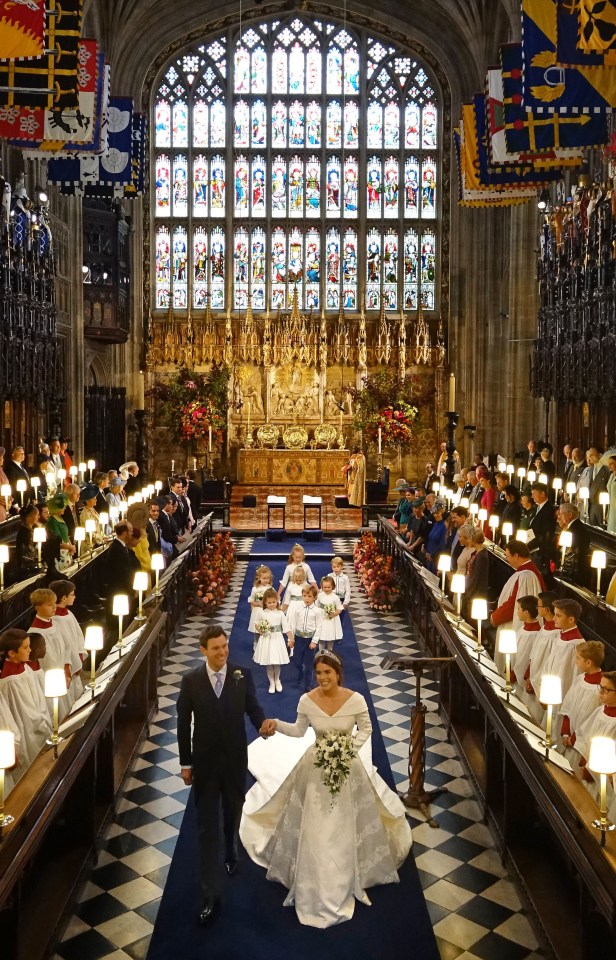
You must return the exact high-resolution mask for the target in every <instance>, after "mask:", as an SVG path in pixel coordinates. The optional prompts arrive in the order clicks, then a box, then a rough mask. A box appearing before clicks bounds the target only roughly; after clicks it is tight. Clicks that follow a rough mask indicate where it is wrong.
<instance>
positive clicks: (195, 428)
mask: <svg viewBox="0 0 616 960" xmlns="http://www.w3.org/2000/svg"><path fill="white" fill-rule="evenodd" d="M230 375H231V374H230V371H229V368H228V367H226V366H221V367H218V366H216V364H214V365H213V366H212V368H211V369H210V370H209V371H208V372H207V373H195V372H194V371H192V370H188V369H187V368H186V367H182V368H181V369H180V370H178V372H177V373H176V374H174V375H173V377H171V378H170V379H169V380H166V381H164V382H160V383H158V384H157V385H156V387H155V388H154V396H155V398H156V399H157V400H158V402H159V403H160V412H161V414H162V418H163V419H164V420H165V421H166V422H167V424H168V425H169V427H170V428H171V433H172V436H173V438H174V439H175V440H177V441H178V442H179V443H191V442H193V441H195V442H206V441H208V440H209V432H210V427H211V428H212V437H213V438H214V439H215V440H218V442H222V439H223V431H224V429H225V427H226V425H227V407H228V391H229V378H230Z"/></svg>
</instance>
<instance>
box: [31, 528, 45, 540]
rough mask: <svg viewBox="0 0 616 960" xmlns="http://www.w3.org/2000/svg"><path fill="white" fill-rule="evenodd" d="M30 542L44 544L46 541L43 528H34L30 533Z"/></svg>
mask: <svg viewBox="0 0 616 960" xmlns="http://www.w3.org/2000/svg"><path fill="white" fill-rule="evenodd" d="M32 540H33V542H34V543H45V541H46V540H47V531H46V530H45V527H35V528H34V530H33V531H32Z"/></svg>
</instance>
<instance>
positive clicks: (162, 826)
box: [53, 545, 545, 960]
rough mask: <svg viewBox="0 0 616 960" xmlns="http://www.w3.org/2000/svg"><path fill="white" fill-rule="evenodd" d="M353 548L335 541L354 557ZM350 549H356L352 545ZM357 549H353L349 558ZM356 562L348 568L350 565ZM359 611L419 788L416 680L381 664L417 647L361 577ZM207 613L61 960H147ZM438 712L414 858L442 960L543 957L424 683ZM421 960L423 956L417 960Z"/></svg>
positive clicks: (376, 684)
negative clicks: (413, 734)
mask: <svg viewBox="0 0 616 960" xmlns="http://www.w3.org/2000/svg"><path fill="white" fill-rule="evenodd" d="M341 546H342V545H340V546H334V549H335V550H336V551H338V552H341V553H342V552H343V551H342V548H341ZM344 552H345V553H347V551H346V550H345V551H344ZM347 555H348V554H347ZM246 566H247V564H246V562H243V561H240V562H238V564H237V566H236V569H235V572H234V575H233V579H232V582H231V589H230V592H229V594H228V596H227V598H226V599H225V601H224V603H223V605H222V606H221V608H220V609H219V610H218V611H216V613H215V614H214V616H213V617H212V621H213V622H216V623H220V624H221V626H223V627H224V628H225V629H226V630H228V631H230V629H231V626H232V622H233V616H234V613H235V608H236V605H237V601H238V598H239V594H240V591H241V587H242V582H243V579H244V576H245V572H246ZM350 566H351V565H350V564H347V569H348V570H349V572H350ZM352 580H353V586H354V588H355V589H354V593H353V600H352V608H351V609H352V617H353V626H354V628H355V633H356V636H357V641H358V644H359V647H360V651H361V655H362V660H363V664H364V669H365V671H366V675H367V678H368V683H369V686H370V691H371V694H372V698H373V701H374V705H375V708H376V712H377V716H378V719H379V724H380V727H381V731H382V734H383V737H384V740H385V745H386V748H387V752H388V755H389V760H390V763H391V766H392V771H393V774H394V777H395V779H396V783H397V786H398V789H399V790H400V791H401V792H404V791H405V790H406V788H407V786H408V778H407V775H408V771H407V755H408V725H409V711H410V708H411V706H412V704H413V699H414V697H413V691H412V682H411V680H410V679H409V676H408V675H406V674H403V673H401V672H396V671H391V672H388V673H385V672H383V671H382V670H381V669H380V666H379V664H380V662H381V660H382V659H383V657H384V656H385V654H387V653H390V652H392V651H398V652H399V651H404V652H406V653H409V654H410V653H415V652H417V647H416V646H415V645H414V643H413V637H412V634H411V631H410V630H409V627H408V626H407V624H406V623H405V622H404V621H403V619H402V617H401V616H400V615H398V614H395V613H390V614H385V615H383V614H378V616H377V614H376V613H375V612H374V611H372V610H371V609H370V607H369V606H368V604H367V602H366V600H365V598H364V597H363V596H362V594H361V593H360V592H359V589H358V584H357V581H356V579H355V577H354V575H353V577H352ZM202 627H203V618H202V617H189V618H188V619H187V621H186V622H185V624H184V626H183V627H182V630H181V631H180V634H179V637H178V640H177V643H176V644H175V646H174V647H173V649H172V650H171V652H170V655H169V657H168V659H167V662H166V664H165V668H164V671H163V673H162V674H161V676H160V678H159V712H158V714H157V715H156V716H155V717H154V719H153V721H152V724H151V725H150V729H149V734H148V736H147V738H146V739H144V741H143V742H142V743H141V745H140V747H139V750H138V755H137V756H136V757H135V759H134V761H133V764H132V767H131V769H130V772H129V774H128V776H127V779H126V781H125V783H124V788H123V794H122V796H121V798H120V799H119V800H118V802H117V804H116V808H115V811H114V815H113V819H112V820H111V822H110V823H109V824H108V825H107V827H106V829H105V830H104V832H103V835H102V836H101V841H100V847H99V850H98V857H97V861H96V864H95V866H94V868H93V869H92V870H91V871H90V872H89V874H88V875H87V877H85V878H84V881H83V883H82V884H81V886H80V889H79V891H78V895H77V902H76V904H75V907H74V912H73V914H72V916H71V917H70V919H69V920H68V922H67V924H66V925H65V926H64V929H63V930H62V931H61V932H60V936H59V941H58V943H57V945H56V954H55V956H54V957H53V960H128V958H132V960H144V958H145V957H146V954H147V950H148V945H149V941H150V937H151V934H152V929H153V924H154V920H155V918H156V913H157V911H158V906H159V903H160V898H161V895H162V892H163V888H164V885H165V881H166V878H167V873H168V870H169V864H170V863H171V858H172V856H173V851H174V848H175V843H176V840H177V836H178V833H179V828H180V824H181V820H182V815H183V811H184V805H185V802H186V798H187V794H188V789H187V788H185V787H184V786H183V784H182V781H181V780H180V778H179V777H178V775H177V771H178V758H177V742H176V733H175V730H176V718H175V701H176V699H177V696H178V692H179V684H180V680H181V676H182V673H183V672H184V671H185V670H187V669H190V668H191V667H193V666H195V665H196V664H197V663H198V662H199V659H200V658H199V656H198V654H197V652H196V643H195V641H196V638H197V637H198V635H199V633H200V631H201V629H202ZM422 695H423V696H424V697H425V703H426V706H427V707H428V711H429V712H428V714H427V753H426V765H427V775H426V782H427V785H428V786H432V787H435V786H446V787H447V789H448V792H447V793H446V794H444V795H442V796H441V797H440V798H439V800H438V803H435V804H434V805H433V807H432V812H433V815H434V816H435V817H436V819H437V820H438V822H439V828H438V829H433V828H431V827H430V826H429V825H428V824H427V823H425V822H424V821H423V818H422V815H421V814H420V813H419V812H417V816H416V817H415V816H413V817H412V818H411V823H412V827H413V838H414V842H413V855H414V856H415V860H416V863H417V866H418V868H419V875H420V878H421V883H422V887H423V890H424V895H425V897H426V902H427V906H428V911H429V913H430V916H431V918H432V923H433V925H434V932H435V935H436V937H437V941H438V945H439V950H440V954H441V957H442V958H443V960H475V958H478V960H535V958H540V957H544V956H545V955H544V954H543V953H542V952H541V951H540V949H539V945H538V942H537V939H536V936H535V934H534V932H533V929H532V927H531V925H530V923H529V921H528V919H527V916H526V915H525V913H524V910H523V908H522V905H521V899H520V895H519V892H518V890H517V889H516V886H515V884H514V883H513V882H512V880H511V879H510V878H509V877H508V875H507V871H506V870H505V869H504V868H503V866H502V863H501V860H500V857H499V855H498V851H497V849H496V845H495V841H494V837H493V836H492V834H491V832H490V830H489V829H488V827H487V826H486V825H485V824H484V823H483V822H482V818H481V810H480V807H479V804H478V803H477V801H476V799H475V798H474V795H473V789H472V787H471V784H470V782H469V781H468V780H467V778H466V777H465V775H464V769H463V767H462V765H461V763H460V761H459V759H458V758H457V756H456V752H455V749H454V748H453V747H452V745H451V744H450V743H449V742H448V741H447V735H446V731H445V729H444V727H443V725H442V724H441V721H440V717H439V716H438V713H437V712H436V709H437V703H436V687H435V685H434V684H433V683H431V682H430V681H424V682H423V683H422ZM418 960H419V958H418Z"/></svg>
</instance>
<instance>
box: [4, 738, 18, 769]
mask: <svg viewBox="0 0 616 960" xmlns="http://www.w3.org/2000/svg"><path fill="white" fill-rule="evenodd" d="M15 760H16V758H15V734H14V733H13V732H12V731H11V730H0V770H8V769H9V767H14V766H15Z"/></svg>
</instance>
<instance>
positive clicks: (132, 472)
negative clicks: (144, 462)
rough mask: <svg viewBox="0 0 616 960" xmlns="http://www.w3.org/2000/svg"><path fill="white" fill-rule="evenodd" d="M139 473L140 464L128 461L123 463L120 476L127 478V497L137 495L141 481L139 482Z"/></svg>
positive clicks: (125, 490)
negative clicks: (132, 494)
mask: <svg viewBox="0 0 616 960" xmlns="http://www.w3.org/2000/svg"><path fill="white" fill-rule="evenodd" d="M138 473H139V464H138V463H137V462H136V461H135V460H127V461H126V463H123V464H122V466H121V467H120V476H122V477H124V476H126V486H125V487H124V493H125V494H126V496H127V497H128V496H129V494H131V493H135V491H136V490H138V488H139V481H138V480H137V474H138Z"/></svg>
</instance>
